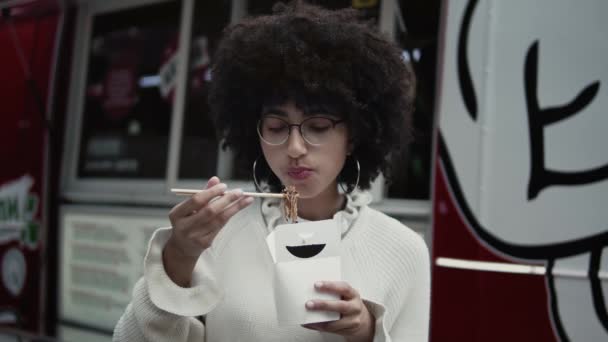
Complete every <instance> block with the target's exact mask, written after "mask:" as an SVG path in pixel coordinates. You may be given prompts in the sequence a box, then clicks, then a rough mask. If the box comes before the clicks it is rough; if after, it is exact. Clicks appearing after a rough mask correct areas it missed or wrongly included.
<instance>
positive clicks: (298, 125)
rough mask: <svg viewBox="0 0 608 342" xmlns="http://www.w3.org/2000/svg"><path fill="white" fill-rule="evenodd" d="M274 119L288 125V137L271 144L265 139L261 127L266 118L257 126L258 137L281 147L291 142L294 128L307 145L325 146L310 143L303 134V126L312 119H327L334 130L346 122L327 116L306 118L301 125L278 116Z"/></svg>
mask: <svg viewBox="0 0 608 342" xmlns="http://www.w3.org/2000/svg"><path fill="white" fill-rule="evenodd" d="M272 118H273V119H277V120H281V121H283V122H284V123H285V124H286V125H287V130H288V131H287V136H286V137H285V139H284V140H283V141H281V142H280V143H271V142H269V141H268V140H266V139H264V137H263V136H262V132H260V128H261V127H260V126H261V125H262V121H263V120H264V117H262V118H261V119H259V120H258V124H257V131H258V136H259V137H260V139H262V141H264V142H265V143H267V144H268V145H272V146H279V145H283V144H284V143H285V142H286V141H287V140H289V136H290V135H291V128H292V127H298V131H299V132H300V135H301V136H302V139H304V141H306V143H308V144H309V145H312V146H320V145H323V144H313V143H311V142H310V141H308V139H306V136H305V135H304V134H303V133H302V125H303V124H304V123H305V122H306V121H308V120H312V119H325V120H329V121H330V122H331V124H332V127H331V128H332V129H335V128H336V125H338V124H340V123H343V122H344V121H345V120H344V119H332V118H328V117H326V116H311V117H309V118H306V119H304V120H302V121H301V122H300V123H299V124H290V123H289V122H288V121H287V120H285V119H283V118H279V117H276V116H272Z"/></svg>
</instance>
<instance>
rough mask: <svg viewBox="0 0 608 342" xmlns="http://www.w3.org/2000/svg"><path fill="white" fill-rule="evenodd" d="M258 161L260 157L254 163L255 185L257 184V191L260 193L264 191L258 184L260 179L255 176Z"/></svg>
mask: <svg viewBox="0 0 608 342" xmlns="http://www.w3.org/2000/svg"><path fill="white" fill-rule="evenodd" d="M258 159H260V157H257V158H255V160H254V161H253V183H254V184H255V189H256V190H257V191H259V192H264V190H262V187H260V184H259V183H258V178H257V177H256V176H255V167H256V165H257V164H258Z"/></svg>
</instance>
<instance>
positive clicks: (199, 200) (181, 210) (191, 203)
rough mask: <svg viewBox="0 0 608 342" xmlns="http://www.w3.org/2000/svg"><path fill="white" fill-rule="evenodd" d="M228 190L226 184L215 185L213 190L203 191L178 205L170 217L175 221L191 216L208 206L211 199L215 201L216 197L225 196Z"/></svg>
mask: <svg viewBox="0 0 608 342" xmlns="http://www.w3.org/2000/svg"><path fill="white" fill-rule="evenodd" d="M210 182H211V181H210ZM226 188H227V186H226V184H224V183H219V184H215V185H214V186H212V187H211V188H208V189H205V190H201V191H200V192H198V193H196V194H194V195H192V196H191V197H190V198H188V199H187V200H185V201H183V202H182V203H180V204H178V205H176V206H175V207H174V208H173V210H171V213H169V217H170V218H172V219H174V218H180V217H186V216H190V215H191V214H192V212H193V211H197V210H198V209H200V208H202V207H203V206H205V205H207V203H209V201H211V199H213V198H214V197H217V196H220V195H222V194H224V191H226Z"/></svg>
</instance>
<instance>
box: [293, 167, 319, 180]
mask: <svg viewBox="0 0 608 342" xmlns="http://www.w3.org/2000/svg"><path fill="white" fill-rule="evenodd" d="M312 172H313V171H312V170H311V169H309V168H305V167H290V168H289V169H287V175H288V176H289V177H291V178H293V179H296V180H303V179H306V178H308V177H309V176H310V175H312Z"/></svg>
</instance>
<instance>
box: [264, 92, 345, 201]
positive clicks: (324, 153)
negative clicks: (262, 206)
mask: <svg viewBox="0 0 608 342" xmlns="http://www.w3.org/2000/svg"><path fill="white" fill-rule="evenodd" d="M313 117H314V118H319V117H321V118H327V119H331V120H334V121H333V122H332V121H329V120H324V119H321V120H316V119H311V120H308V121H307V124H306V126H305V127H304V128H303V131H305V135H306V138H307V139H308V140H309V141H312V142H321V144H320V145H312V144H310V143H309V142H307V141H306V140H305V139H304V137H303V136H302V134H301V133H300V130H299V129H298V127H295V126H291V127H290V128H288V127H286V126H285V124H284V122H287V123H288V124H290V125H297V124H300V123H302V121H303V120H305V119H307V118H313ZM262 118H266V119H265V120H263V122H264V123H263V124H262V125H261V127H259V131H260V132H261V134H262V135H263V136H266V138H267V139H268V137H271V138H274V140H272V139H268V140H272V141H279V140H277V137H280V136H282V135H285V133H286V131H288V130H291V132H290V134H289V137H288V138H287V140H286V141H285V142H283V143H282V144H279V145H271V144H269V143H268V142H266V141H264V139H262V138H260V145H261V146H262V151H263V153H264V157H265V158H266V161H267V162H268V165H270V168H271V169H272V172H274V174H275V175H276V176H277V177H278V178H279V180H280V181H281V183H283V185H284V186H289V185H294V186H295V187H296V189H297V191H298V193H299V194H300V198H314V197H317V196H318V195H319V194H321V193H322V192H324V191H326V190H327V191H336V192H337V182H336V178H337V177H338V174H339V173H340V171H341V170H342V167H343V166H344V162H345V160H346V156H347V154H348V149H349V146H348V129H347V127H346V125H345V123H344V122H338V123H336V122H337V121H339V118H338V117H336V116H334V115H331V114H327V113H304V112H302V110H301V109H299V108H297V107H296V106H295V104H294V103H293V102H292V101H289V102H286V103H284V104H282V105H278V106H272V107H266V108H264V110H263V113H262ZM280 119H282V120H283V121H281V120H280Z"/></svg>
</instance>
